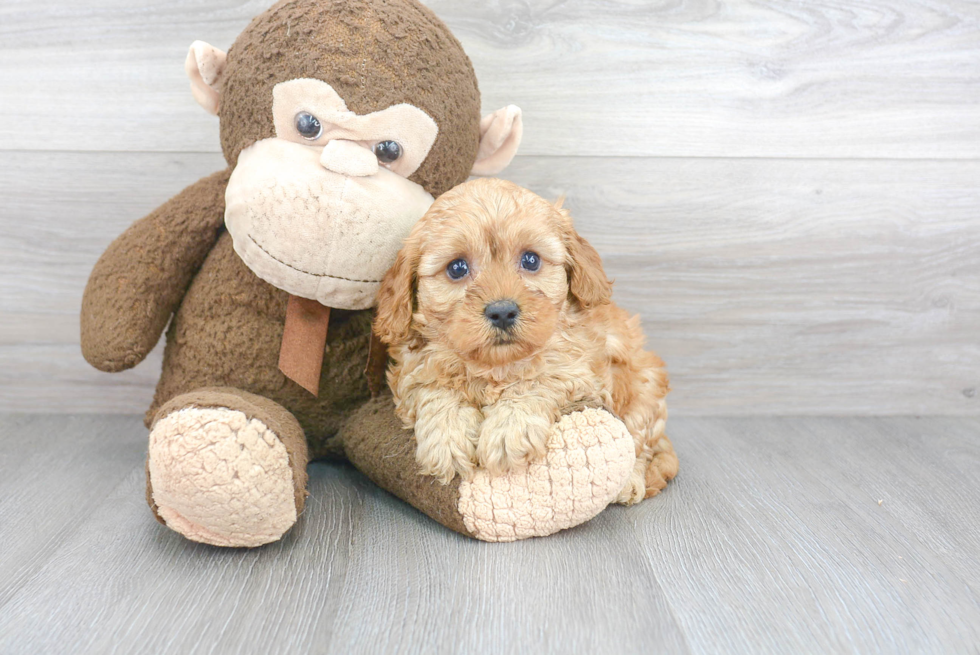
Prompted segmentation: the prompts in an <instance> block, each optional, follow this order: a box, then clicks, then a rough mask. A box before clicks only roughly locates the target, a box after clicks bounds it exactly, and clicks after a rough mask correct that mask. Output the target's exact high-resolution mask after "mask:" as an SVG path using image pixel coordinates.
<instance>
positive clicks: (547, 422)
mask: <svg viewBox="0 0 980 655" xmlns="http://www.w3.org/2000/svg"><path fill="white" fill-rule="evenodd" d="M552 426H553V421H552V418H551V417H550V416H544V415H541V414H535V413H533V412H529V411H527V410H526V409H524V408H523V407H522V406H521V405H519V404H516V403H510V402H498V403H497V404H496V405H493V406H491V407H487V408H484V419H483V425H482V426H480V437H479V440H478V442H477V446H476V457H477V460H478V461H479V462H480V466H482V467H483V468H485V469H487V470H488V471H489V472H490V473H491V474H493V475H500V474H503V473H506V472H507V471H508V470H510V469H511V468H513V467H515V466H521V465H525V464H527V463H529V462H530V461H531V460H533V459H535V458H537V457H543V456H544V454H545V449H546V447H547V445H548V435H549V434H550V433H551V429H552Z"/></svg>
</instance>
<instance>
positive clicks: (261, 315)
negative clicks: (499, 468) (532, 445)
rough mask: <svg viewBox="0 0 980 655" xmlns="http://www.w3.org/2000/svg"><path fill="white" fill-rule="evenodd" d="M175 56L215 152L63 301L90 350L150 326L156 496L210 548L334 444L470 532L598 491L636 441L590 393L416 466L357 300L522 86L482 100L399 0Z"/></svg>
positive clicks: (253, 521) (137, 338)
mask: <svg viewBox="0 0 980 655" xmlns="http://www.w3.org/2000/svg"><path fill="white" fill-rule="evenodd" d="M186 69H187V73H188V75H189V77H190V79H191V89H192V91H193V94H194V97H195V99H196V100H197V101H198V102H199V103H200V104H201V105H202V106H203V107H204V108H205V109H206V110H207V111H209V112H210V113H212V114H216V115H217V116H218V117H219V120H220V131H221V146H222V150H223V153H224V156H225V160H226V161H227V162H228V168H227V169H225V170H223V171H221V172H218V173H215V174H213V175H211V176H209V177H206V178H204V179H202V180H200V181H199V182H196V183H195V184H193V185H191V186H189V187H187V188H186V189H184V190H183V191H182V192H181V193H179V194H178V195H177V196H175V197H174V198H172V199H171V200H169V201H168V202H166V203H165V204H163V205H162V206H160V207H159V208H157V209H156V210H155V211H153V212H152V213H151V214H149V215H148V216H146V217H145V218H143V219H141V220H139V221H137V222H136V223H134V224H133V225H132V226H131V227H130V228H129V229H127V230H126V231H125V232H124V233H123V234H122V235H121V236H119V237H118V238H117V239H116V240H115V241H114V242H113V243H112V244H111V245H110V246H109V247H108V249H107V250H106V251H105V253H104V254H103V255H102V257H101V258H100V259H99V261H98V263H97V264H96V265H95V268H94V270H93V271H92V274H91V277H90V279H89V281H88V285H87V287H86V289H85V294H84V297H83V301H82V312H81V345H82V352H83V354H84V356H85V359H86V360H88V362H89V363H91V364H92V365H93V366H95V367H96V368H98V369H100V370H102V371H107V372H114V371H121V370H123V369H128V368H131V367H133V366H135V365H137V364H138V363H139V362H140V361H142V360H143V358H144V357H146V355H147V353H148V352H149V351H150V350H151V349H152V348H153V347H154V345H155V344H156V342H157V341H158V340H159V338H160V335H161V333H162V332H163V330H164V328H167V334H166V348H165V351H164V361H163V370H162V373H161V376H160V380H159V383H158V385H157V389H156V395H155V398H154V400H153V404H152V406H151V407H150V409H149V411H148V412H147V414H146V425H147V427H148V428H149V430H150V435H149V454H148V458H147V466H146V471H147V487H146V495H147V501H148V502H149V505H150V507H151V509H152V510H153V513H154V515H155V516H156V518H157V519H158V520H159V521H160V522H161V523H163V524H165V525H166V526H167V527H169V528H171V529H173V530H176V531H177V532H179V533H180V534H182V535H184V536H185V537H187V538H188V539H192V540H194V541H199V542H203V543H208V544H214V545H218V546H239V547H252V546H259V545H262V544H265V543H269V542H272V541H275V540H277V539H279V538H280V537H281V536H282V535H283V534H284V533H285V532H286V531H287V530H289V529H290V527H292V526H293V524H295V523H296V521H297V517H298V516H299V515H300V514H301V512H302V511H303V505H304V501H305V498H306V495H307V491H306V486H307V474H306V466H307V463H308V462H309V461H311V460H314V459H333V460H348V461H350V462H351V463H352V464H353V465H354V466H355V467H357V468H358V469H359V470H361V471H362V472H363V473H364V474H365V475H367V476H368V477H369V478H370V479H371V480H373V481H374V482H376V483H377V484H378V485H380V486H381V487H383V488H384V489H387V490H388V491H390V492H391V493H393V494H395V495H397V496H398V497H400V498H402V499H403V500H405V501H407V502H409V503H411V504H412V505H413V506H415V507H417V508H418V509H419V510H421V511H423V512H425V513H426V514H428V515H429V516H430V517H432V518H433V519H435V520H436V521H439V522H440V523H442V524H443V525H445V526H447V527H449V528H451V529H453V530H456V531H458V532H460V533H463V534H465V535H468V536H471V537H476V538H478V539H483V540H488V541H507V540H513V539H519V538H525V537H531V536H541V535H547V534H551V533H553V532H556V531H557V530H560V529H563V528H568V527H571V526H573V525H577V524H579V523H582V522H584V521H587V520H589V519H590V518H592V517H593V516H595V515H596V514H597V513H598V512H599V511H601V510H602V509H603V508H604V507H605V506H606V505H607V504H608V503H610V502H611V501H613V500H614V499H615V498H616V495H617V494H618V492H619V491H620V489H621V488H622V487H623V486H624V484H625V483H626V481H627V479H628V477H629V473H630V471H631V469H632V467H633V461H634V452H633V446H632V439H631V438H630V436H629V433H628V431H627V430H626V427H625V426H624V425H623V424H622V422H620V421H619V420H618V419H617V418H615V417H614V416H612V415H611V414H609V413H608V412H606V411H604V410H602V409H598V408H588V409H584V410H581V411H577V412H574V413H571V414H569V415H567V416H564V417H563V418H562V419H561V420H560V421H559V422H558V423H557V424H556V426H555V429H554V432H553V434H552V438H551V440H550V442H549V450H548V453H547V456H546V458H545V459H543V460H542V461H540V462H537V463H534V464H532V465H531V466H529V467H528V468H527V469H526V470H518V471H512V472H511V473H509V474H507V475H502V476H497V477H493V476H490V475H489V474H488V473H487V472H486V471H479V472H478V473H477V475H476V477H475V478H473V479H471V480H466V481H463V480H460V479H459V478H458V477H457V478H456V479H455V480H454V481H453V482H451V483H450V484H447V485H444V484H441V483H439V482H437V481H436V480H434V479H433V478H431V477H427V476H424V475H421V474H420V473H419V470H418V466H417V464H416V462H415V457H414V451H415V448H414V441H413V438H412V433H411V432H410V431H406V430H404V429H403V427H402V426H401V424H400V422H399V421H398V420H397V419H396V418H395V416H394V412H393V403H392V400H391V396H390V394H389V393H388V392H387V389H386V388H382V387H383V386H384V385H383V384H382V383H381V381H382V380H383V373H384V367H385V364H386V361H387V360H386V354H385V352H384V350H383V346H381V345H380V343H379V342H378V341H377V340H376V339H374V338H372V336H371V320H372V311H371V307H372V306H373V304H374V298H375V294H376V292H377V289H378V286H379V283H380V280H381V279H382V276H383V275H384V273H385V271H386V270H387V269H388V268H389V267H390V266H391V264H392V263H393V262H394V260H395V256H396V253H397V252H398V250H399V248H400V246H401V243H402V240H403V238H404V237H405V236H406V235H407V234H408V232H409V230H410V228H411V227H412V225H413V224H414V223H415V222H416V221H417V220H418V219H419V218H420V217H421V216H422V214H423V213H424V212H425V211H426V209H427V208H428V206H429V205H430V204H431V203H432V201H433V198H434V197H435V196H438V195H439V194H441V193H443V192H444V191H446V190H448V189H450V188H451V187H453V186H454V185H456V184H459V183H461V182H463V181H464V180H465V179H466V178H467V176H468V175H470V174H471V173H473V174H494V173H496V172H499V171H500V170H502V169H503V168H504V167H505V166H506V165H507V164H508V163H509V162H510V160H511V159H512V157H513V156H514V153H515V151H516V149H517V147H518V144H519V142H520V139H521V114H520V110H519V109H518V108H517V107H513V106H510V107H507V108H504V109H501V110H498V111H496V112H494V113H492V114H490V115H488V116H486V117H484V118H482V120H481V117H480V95H479V90H478V88H477V81H476V76H475V74H474V72H473V67H472V65H471V63H470V61H469V59H468V58H467V56H466V54H465V53H464V52H463V50H462V47H461V46H460V44H459V42H458V41H457V40H456V39H455V37H454V36H453V35H452V34H451V33H450V32H449V30H448V29H447V28H446V26H445V25H444V24H443V23H442V22H440V21H439V19H438V18H436V17H435V16H434V15H433V13H432V12H431V11H429V10H428V9H427V8H425V7H424V6H422V5H420V4H418V3H417V2H416V1H415V0H333V1H331V0H286V1H283V2H279V3H278V4H276V5H275V6H273V7H272V8H271V9H269V10H268V11H266V12H265V13H263V14H262V15H260V16H258V17H257V18H255V19H254V20H253V21H252V23H251V24H250V25H249V26H248V27H247V28H246V29H245V31H244V32H242V34H241V35H240V36H239V37H238V39H237V40H236V41H235V43H234V44H233V45H232V47H231V48H230V50H229V52H228V53H227V55H226V54H225V53H223V52H221V51H220V50H218V49H216V48H214V47H211V46H209V45H207V44H205V43H202V42H195V43H194V44H193V45H192V46H191V49H190V53H189V54H188V58H187V62H186ZM168 324H169V327H167V326H168Z"/></svg>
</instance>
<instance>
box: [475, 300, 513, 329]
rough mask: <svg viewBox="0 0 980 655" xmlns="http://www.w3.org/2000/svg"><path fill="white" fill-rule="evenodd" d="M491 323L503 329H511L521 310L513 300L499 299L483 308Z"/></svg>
mask: <svg viewBox="0 0 980 655" xmlns="http://www.w3.org/2000/svg"><path fill="white" fill-rule="evenodd" d="M483 313H484V315H485V316H486V317H487V320H488V321H490V323H491V325H493V326H494V327H496V328H500V329H501V330H509V329H510V328H511V327H513V325H514V323H516V322H517V317H518V316H519V315H520V313H521V310H520V308H519V307H518V306H517V303H516V302H514V301H513V300H498V301H496V302H492V303H490V304H489V305H487V306H486V308H485V309H484V310H483Z"/></svg>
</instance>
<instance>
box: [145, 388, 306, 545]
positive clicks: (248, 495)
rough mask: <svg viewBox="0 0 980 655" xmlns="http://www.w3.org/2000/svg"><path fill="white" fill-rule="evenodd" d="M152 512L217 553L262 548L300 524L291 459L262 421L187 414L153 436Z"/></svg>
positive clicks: (219, 411)
mask: <svg viewBox="0 0 980 655" xmlns="http://www.w3.org/2000/svg"><path fill="white" fill-rule="evenodd" d="M147 470H148V475H149V486H150V488H149V489H148V492H149V493H150V494H152V499H151V500H152V502H151V505H155V507H154V509H155V511H156V513H157V515H158V516H159V517H160V518H161V519H162V520H163V521H164V522H165V523H166V525H167V526H168V527H169V528H171V529H173V530H175V531H177V532H179V533H180V534H182V535H184V536H185V537H187V538H188V539H191V540H193V541H199V542H202V543H206V544H211V545H214V546H244V547H253V546H261V545H262V544H267V543H269V542H272V541H276V540H277V539H279V538H280V537H281V536H282V535H283V534H284V533H285V532H286V531H287V530H289V528H290V527H292V525H293V524H294V523H295V522H296V517H297V502H296V496H295V493H294V486H295V485H294V480H293V471H292V469H291V468H290V464H289V455H288V453H287V452H286V447H285V446H284V445H283V442H282V441H281V440H280V439H279V437H278V436H277V435H276V434H275V433H274V432H273V431H272V430H271V429H269V427H268V426H267V425H266V424H265V423H264V422H263V421H261V420H259V419H258V418H249V417H248V416H247V415H246V414H245V413H244V412H241V411H238V410H234V409H228V408H226V407H186V408H183V409H179V410H176V411H173V412H170V413H169V414H166V415H165V416H162V417H161V418H159V420H157V422H156V423H155V424H154V426H153V429H152V430H151V432H150V454H149V459H148V462H147Z"/></svg>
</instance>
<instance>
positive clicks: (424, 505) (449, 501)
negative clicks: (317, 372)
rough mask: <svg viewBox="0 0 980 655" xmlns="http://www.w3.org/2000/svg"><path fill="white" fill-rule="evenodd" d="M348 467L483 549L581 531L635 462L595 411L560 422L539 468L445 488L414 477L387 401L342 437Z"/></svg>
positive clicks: (616, 428)
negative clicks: (484, 545)
mask: <svg viewBox="0 0 980 655" xmlns="http://www.w3.org/2000/svg"><path fill="white" fill-rule="evenodd" d="M341 439H342V441H343V444H344V449H345V451H346V453H347V457H348V458H349V459H350V461H351V462H352V463H353V464H354V466H356V467H357V468H358V469H360V470H361V471H362V472H363V473H364V474H365V475H367V476H368V477H369V478H371V479H372V480H373V481H374V482H375V483H377V484H378V485H379V486H380V487H382V488H384V489H386V490H388V491H389V492H391V493H393V494H395V495H396V496H398V497H399V498H401V499H402V500H404V501H406V502H408V503H409V504H411V505H413V506H414V507H416V508H417V509H419V510H421V511H423V512H425V513H426V514H428V515H429V516H430V517H432V518H433V519H435V520H436V521H438V522H439V523H442V524H443V525H445V526H446V527H448V528H451V529H453V530H456V531H457V532H460V533H462V534H465V535H467V536H470V537H475V538H477V539H482V540H484V541H514V540H516V539H526V538H527V537H542V536H545V535H549V534H553V533H555V532H558V531H559V530H564V529H565V528H571V527H573V526H576V525H579V524H581V523H585V522H586V521H588V520H589V519H591V518H592V517H594V516H595V515H596V514H598V513H599V512H601V511H602V510H603V509H604V508H605V507H606V506H607V505H608V504H609V503H611V502H613V501H615V500H616V497H617V495H618V494H619V491H620V490H621V489H622V488H623V486H624V485H625V484H626V483H627V481H628V480H629V476H630V473H631V471H632V470H633V464H634V462H635V459H636V455H635V452H634V446H633V438H632V437H631V436H630V434H629V432H628V431H627V429H626V426H625V425H623V423H622V422H621V421H619V420H618V419H616V418H614V417H613V416H612V415H611V414H609V413H608V412H605V411H603V410H599V409H584V410H581V411H578V412H574V413H572V414H569V415H567V416H563V417H562V418H561V420H559V422H558V423H556V424H555V427H554V430H553V431H552V433H551V436H550V438H549V439H548V446H547V454H546V456H545V459H544V460H542V461H537V462H533V463H532V464H531V465H530V466H528V467H527V468H526V469H515V470H512V471H510V472H509V473H506V474H504V475H499V476H491V475H490V474H489V473H488V472H487V471H485V470H479V471H478V472H477V474H476V476H475V477H474V478H473V479H472V480H469V481H465V482H463V481H461V480H460V478H459V477H456V478H455V479H454V480H453V481H452V482H451V483H449V484H448V485H442V484H440V483H439V482H437V481H436V480H435V479H434V478H432V477H428V476H423V475H421V474H419V472H418V471H419V466H418V464H417V463H416V462H415V439H414V437H413V436H412V432H411V431H410V430H405V429H403V428H402V425H401V422H400V421H399V420H398V419H397V418H396V417H395V414H394V405H393V403H392V400H391V396H389V395H383V396H381V397H379V398H375V399H374V400H372V401H370V402H369V403H367V404H366V405H365V406H364V407H362V408H360V409H359V410H358V411H357V412H355V413H354V415H353V416H351V418H350V419H348V421H347V423H346V424H345V426H344V429H343V431H342V433H341Z"/></svg>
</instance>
